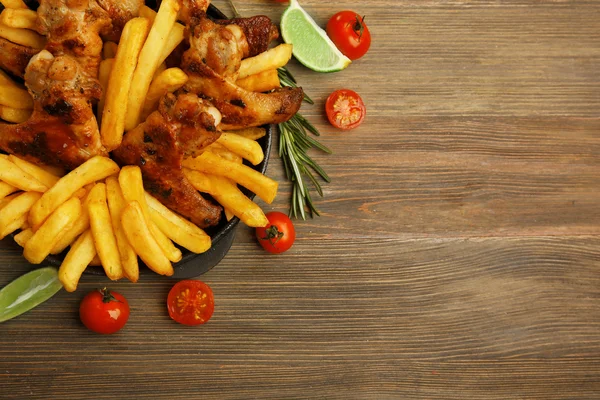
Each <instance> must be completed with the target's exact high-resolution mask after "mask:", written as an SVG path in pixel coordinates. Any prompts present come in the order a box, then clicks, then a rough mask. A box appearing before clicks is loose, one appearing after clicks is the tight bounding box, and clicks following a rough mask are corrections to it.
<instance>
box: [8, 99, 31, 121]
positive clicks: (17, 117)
mask: <svg viewBox="0 0 600 400" xmlns="http://www.w3.org/2000/svg"><path fill="white" fill-rule="evenodd" d="M32 112H33V110H30V109H23V108H12V107H8V106H4V105H2V104H0V119H3V120H5V121H6V122H12V123H14V124H20V123H22V122H25V121H27V120H28V119H29V117H31V113H32Z"/></svg>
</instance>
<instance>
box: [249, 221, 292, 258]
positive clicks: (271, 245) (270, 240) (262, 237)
mask: <svg viewBox="0 0 600 400" xmlns="http://www.w3.org/2000/svg"><path fill="white" fill-rule="evenodd" d="M266 216H267V219H268V220H269V223H268V224H267V226H265V227H264V228H256V238H257V239H258V243H260V245H261V246H262V247H263V248H264V249H265V250H266V251H268V252H269V253H283V252H284V251H287V250H289V248H290V247H292V245H293V244H294V241H295V240H296V230H295V229H294V223H293V222H292V220H291V219H290V218H289V217H288V216H287V215H285V214H284V213H281V212H278V211H273V212H270V213H267V214H266Z"/></svg>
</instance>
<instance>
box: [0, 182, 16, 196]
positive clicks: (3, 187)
mask: <svg viewBox="0 0 600 400" xmlns="http://www.w3.org/2000/svg"><path fill="white" fill-rule="evenodd" d="M17 190H19V189H17V188H16V187H14V186H12V185H9V184H8V183H6V182H0V200H2V199H4V198H5V197H6V196H8V195H9V194H11V193H14V192H16V191H17Z"/></svg>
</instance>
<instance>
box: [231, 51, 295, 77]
mask: <svg viewBox="0 0 600 400" xmlns="http://www.w3.org/2000/svg"><path fill="white" fill-rule="evenodd" d="M291 58H292V45H291V44H287V43H282V44H280V45H279V46H277V47H273V48H272V49H269V50H267V51H265V52H262V53H260V54H259V55H257V56H254V57H248V58H245V59H243V60H242V63H241V65H240V69H239V71H238V77H237V79H243V78H246V77H248V76H250V75H256V74H260V73H261V72H264V71H268V70H272V69H274V70H276V69H277V68H280V67H283V66H284V65H286V64H287V63H288V61H290V59H291Z"/></svg>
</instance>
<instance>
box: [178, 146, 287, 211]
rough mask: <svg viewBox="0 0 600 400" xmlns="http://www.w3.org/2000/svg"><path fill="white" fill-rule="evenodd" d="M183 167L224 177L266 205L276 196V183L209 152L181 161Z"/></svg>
mask: <svg viewBox="0 0 600 400" xmlns="http://www.w3.org/2000/svg"><path fill="white" fill-rule="evenodd" d="M183 165H184V166H185V167H187V168H190V169H195V170H197V171H200V172H205V173H209V174H214V175H220V176H225V177H226V178H229V179H231V180H232V181H234V182H236V183H239V184H240V185H242V186H244V187H245V188H247V189H249V190H251V191H252V192H254V193H255V194H256V195H257V196H258V197H260V198H261V199H263V200H264V201H265V202H266V203H268V204H271V203H272V202H273V200H274V199H275V196H276V195H277V188H278V186H279V185H278V183H277V181H275V180H273V179H271V178H268V177H266V176H265V175H263V174H261V173H260V172H258V171H255V170H253V169H252V168H250V167H248V166H247V165H243V164H236V163H234V162H231V161H228V160H225V159H224V158H221V157H219V156H217V155H214V154H212V153H211V152H209V151H205V152H204V153H202V154H201V155H200V156H198V157H196V158H188V159H185V160H183Z"/></svg>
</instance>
